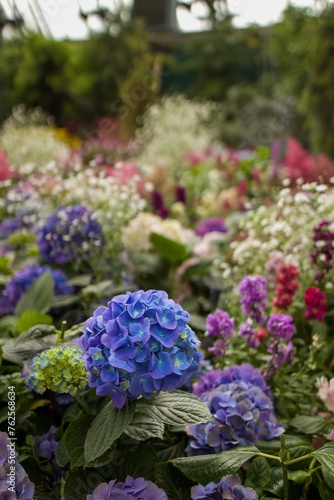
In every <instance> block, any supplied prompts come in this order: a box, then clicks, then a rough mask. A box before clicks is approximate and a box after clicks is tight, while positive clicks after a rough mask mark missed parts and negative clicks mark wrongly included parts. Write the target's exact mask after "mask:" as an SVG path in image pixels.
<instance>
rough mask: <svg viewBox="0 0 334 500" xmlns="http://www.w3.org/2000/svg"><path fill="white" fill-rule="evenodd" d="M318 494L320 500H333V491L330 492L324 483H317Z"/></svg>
mask: <svg viewBox="0 0 334 500" xmlns="http://www.w3.org/2000/svg"><path fill="white" fill-rule="evenodd" d="M319 493H320V496H321V499H322V500H333V490H331V489H330V488H329V487H328V485H327V484H326V483H325V481H320V483H319Z"/></svg>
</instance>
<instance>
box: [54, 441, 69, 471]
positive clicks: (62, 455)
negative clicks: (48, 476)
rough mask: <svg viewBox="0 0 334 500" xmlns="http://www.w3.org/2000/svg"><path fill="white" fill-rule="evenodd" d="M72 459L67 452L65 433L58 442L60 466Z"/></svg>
mask: <svg viewBox="0 0 334 500" xmlns="http://www.w3.org/2000/svg"><path fill="white" fill-rule="evenodd" d="M69 461H70V457H69V454H68V453H67V449H66V445H65V435H64V436H63V437H62V438H61V440H60V441H59V443H58V446H57V450H56V462H57V464H58V465H59V467H65V465H66V464H67V463H68V462H69Z"/></svg>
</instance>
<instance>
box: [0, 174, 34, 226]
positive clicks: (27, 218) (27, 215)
mask: <svg viewBox="0 0 334 500" xmlns="http://www.w3.org/2000/svg"><path fill="white" fill-rule="evenodd" d="M5 206H6V209H7V213H8V214H9V215H10V216H11V217H12V218H11V219H6V220H8V224H9V221H12V225H14V224H15V225H16V226H17V227H16V228H15V231H17V230H18V229H24V228H25V229H32V228H34V226H35V225H36V224H37V222H38V220H39V217H40V213H41V212H42V210H43V203H42V201H41V200H40V198H39V195H38V193H37V192H36V190H35V189H34V188H33V187H32V186H31V185H30V184H28V183H23V184H19V185H18V186H16V187H15V188H13V189H10V190H9V191H8V193H7V196H6V199H5ZM4 222H5V221H4ZM5 228H6V226H5ZM5 228H3V229H5ZM7 228H8V226H7ZM8 235H9V234H7V236H8Z"/></svg>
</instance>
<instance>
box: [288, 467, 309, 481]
mask: <svg viewBox="0 0 334 500" xmlns="http://www.w3.org/2000/svg"><path fill="white" fill-rule="evenodd" d="M288 478H289V480H290V481H293V482H294V483H297V484H305V483H308V482H310V481H311V476H310V474H309V473H308V472H306V471H304V470H294V471H289V472H288Z"/></svg>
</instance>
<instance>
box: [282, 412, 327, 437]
mask: <svg viewBox="0 0 334 500" xmlns="http://www.w3.org/2000/svg"><path fill="white" fill-rule="evenodd" d="M290 425H292V427H295V428H296V429H298V430H299V431H300V432H303V433H304V434H328V433H329V432H330V431H331V430H332V427H331V426H330V425H329V424H328V422H326V420H324V419H323V418H322V417H316V416H314V417H307V416H299V417H295V418H293V419H292V420H291V421H290Z"/></svg>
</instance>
